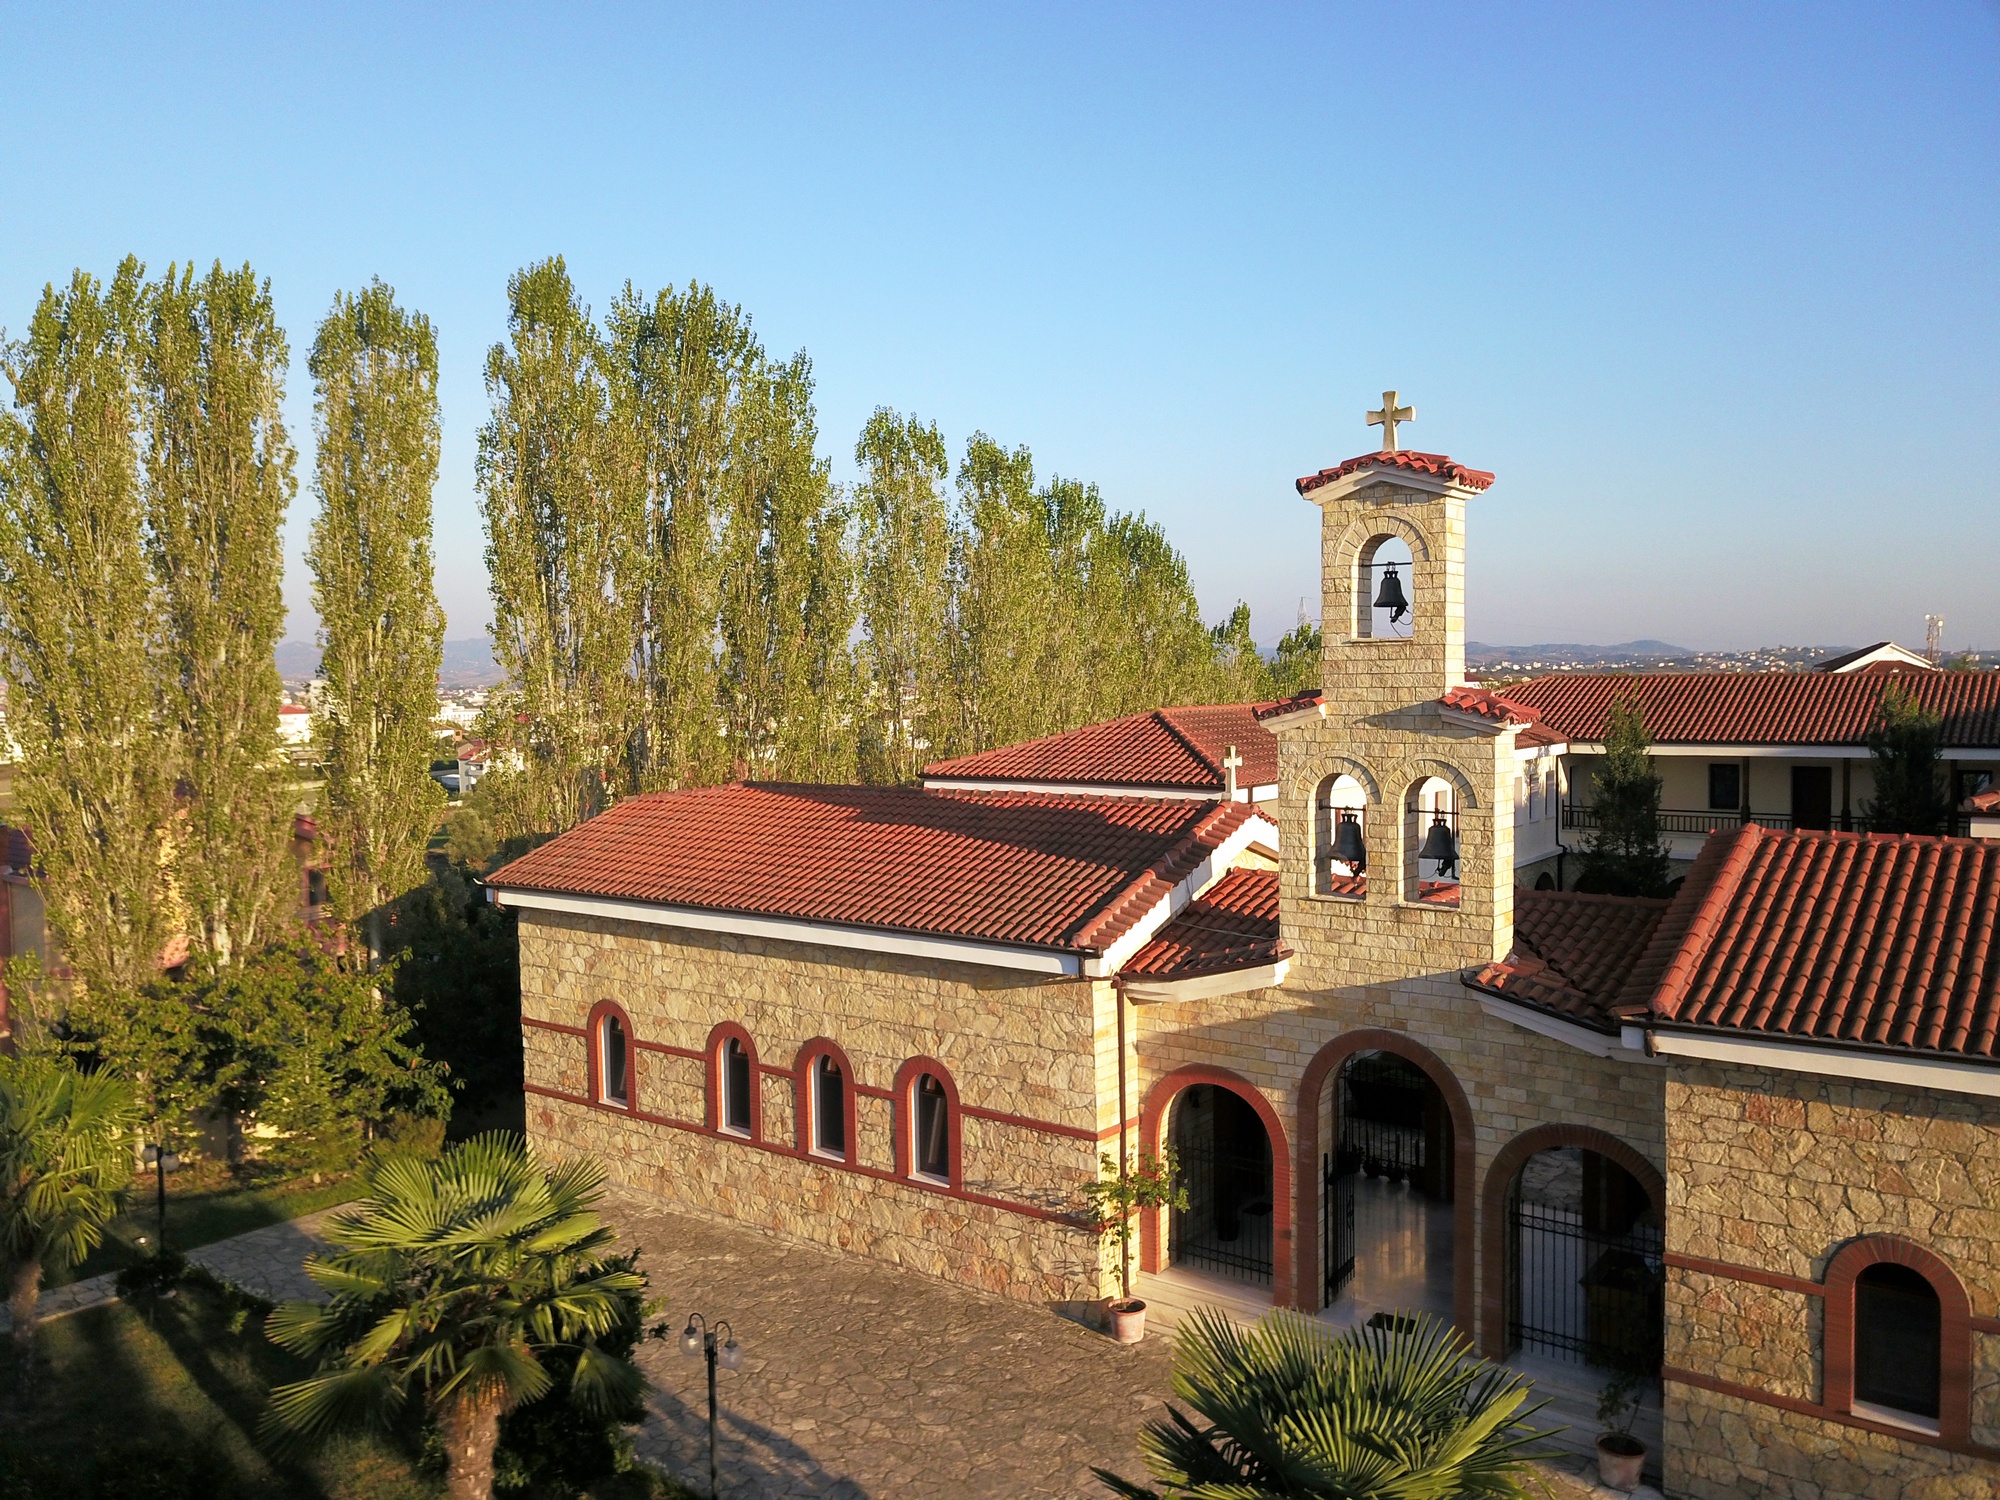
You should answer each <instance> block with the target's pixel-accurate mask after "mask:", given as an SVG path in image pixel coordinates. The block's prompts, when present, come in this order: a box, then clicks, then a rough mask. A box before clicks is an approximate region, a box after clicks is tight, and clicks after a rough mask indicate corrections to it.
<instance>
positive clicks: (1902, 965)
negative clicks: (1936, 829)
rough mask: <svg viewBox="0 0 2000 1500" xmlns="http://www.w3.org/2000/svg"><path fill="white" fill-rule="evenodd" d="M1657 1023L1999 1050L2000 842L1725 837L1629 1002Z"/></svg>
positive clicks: (1852, 1042)
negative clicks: (1997, 1042)
mask: <svg viewBox="0 0 2000 1500" xmlns="http://www.w3.org/2000/svg"><path fill="white" fill-rule="evenodd" d="M1618 1008H1619V1011H1620V1012H1621V1013H1622V1014H1630V1015H1633V1016H1635V1017H1644V1018H1645V1019H1647V1020H1649V1021H1651V1022H1652V1023H1654V1024H1664V1025H1668V1026H1676V1027H1699V1028H1702V1029H1706V1030H1722V1031H1729V1032H1734V1033H1737V1034H1742V1035H1752V1036H1760V1037H1770V1038H1782V1039H1788V1040H1798V1041H1807V1042H1820V1043H1834V1044H1838V1045H1845V1046H1858V1047H1865V1048H1886V1049H1895V1050H1914V1051H1920V1052H1929V1053H1939V1054H1946V1055H1952V1056H1958V1057H1963V1058H1975V1059H1978V1060H1980V1061H2000V1048H1996V1036H2000V844H1995V843H1993V842H1991V841H1989V840H1983V839H1956V838H1920V837H1916V836H1914V835H1909V834H1865V833H1774V832H1771V831H1769V830H1767V829H1762V828H1756V827H1750V828H1745V829H1741V830H1740V831H1738V832H1736V833H1733V834H1722V835H1717V836H1715V837H1712V838H1710V839H1709V840H1708V842H1707V843H1706V844H1705V845H1704V846H1703V848H1702V852H1701V855H1700V857H1699V858H1698V859H1697V860H1696V861H1695V864H1694V868H1693V869H1691V870H1690V871H1689V872H1688V876H1687V880H1686V883H1685V884H1684V885H1683V886H1682V887H1681V891H1680V894H1679V895H1678V896H1676V897H1675V898H1674V901H1673V904H1672V906H1671V907H1670V908H1669V910H1668V912H1667V914H1666V915H1665V916H1664V917H1663V918H1662V919H1661V922H1660V926H1659V928H1658V930H1657V931H1656V932H1655V933H1654V936H1653V941H1652V942H1651V943H1650V944H1649V945H1648V947H1647V951H1646V954H1645V955H1644V957H1643V958H1642V959H1641V961H1640V963H1639V964H1638V965H1637V966H1635V968H1634V970H1633V973H1632V975H1631V977H1630V978H1629V979H1628V981H1627V983H1626V986H1625V989H1624V991H1623V994H1622V995H1621V997H1620V1003H1619V1007H1618Z"/></svg>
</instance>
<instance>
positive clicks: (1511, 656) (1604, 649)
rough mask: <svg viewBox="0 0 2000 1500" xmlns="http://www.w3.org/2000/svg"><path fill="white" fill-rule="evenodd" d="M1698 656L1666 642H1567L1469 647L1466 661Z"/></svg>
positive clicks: (1481, 643)
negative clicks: (1588, 643) (1530, 658)
mask: <svg viewBox="0 0 2000 1500" xmlns="http://www.w3.org/2000/svg"><path fill="white" fill-rule="evenodd" d="M1695 654H1696V653H1695V652H1694V651H1693V650H1692V649H1691V648H1689V647H1687V646H1672V645H1669V644H1668V643H1667V642H1665V641H1626V642H1624V643H1622V644H1620V645H1616V646H1580V645H1576V644H1573V643H1567V642H1565V643H1560V644H1544V645H1540V646H1489V645H1487V644H1486V643H1485V642H1484V641H1467V642H1466V643H1465V659H1466V660H1467V661H1469V662H1475V663H1476V662H1483V661H1520V660H1521V659H1522V658H1524V657H1540V658H1542V659H1543V660H1545V661H1546V660H1554V661H1566V662H1628V661H1659V660H1662V659H1664V658H1668V657H1679V656H1685V657H1689V658H1692V657H1693V656H1694V655H1695Z"/></svg>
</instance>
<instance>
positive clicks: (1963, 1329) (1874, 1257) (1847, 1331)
mask: <svg viewBox="0 0 2000 1500" xmlns="http://www.w3.org/2000/svg"><path fill="white" fill-rule="evenodd" d="M1882 1265H1896V1266H1902V1267H1906V1268H1908V1269H1909V1270H1911V1271H1914V1272H1915V1273H1916V1274H1917V1275H1919V1276H1921V1277H1922V1278H1923V1279H1924V1280H1925V1281H1926V1282H1928V1283H1929V1284H1930V1288H1931V1290H1932V1291H1933V1292H1935V1293H1936V1294H1937V1299H1938V1415H1937V1425H1936V1436H1937V1437H1938V1439H1939V1440H1940V1441H1942V1442H1943V1443H1945V1444H1947V1445H1958V1446H1963V1445H1965V1444H1967V1443H1969V1442H1970V1441H1971V1440H1972V1305H1971V1302H1970V1301H1969V1300H1968V1299H1967V1297H1966V1295H1965V1288H1964V1286H1963V1285H1961V1284H1960V1282H1959V1279H1958V1277H1957V1276H1956V1275H1955V1274H1953V1272H1952V1269H1951V1267H1950V1266H1948V1265H1947V1264H1945V1262H1944V1261H1943V1260H1942V1259H1940V1258H1939V1257H1938V1256H1936V1255H1934V1254H1932V1253H1931V1252H1930V1251H1928V1250H1926V1249H1924V1248H1923V1246H1921V1245H1915V1244H1912V1243H1911V1242H1910V1241H1908V1240H1905V1239H1899V1238H1897V1237H1896V1236H1895V1235H1888V1234H1871V1235H1864V1236H1863V1237H1862V1238H1860V1239H1857V1240H1853V1241H1850V1242H1849V1243H1848V1244H1846V1245H1845V1246H1843V1247H1842V1248H1841V1250H1840V1251H1839V1253H1837V1254H1836V1255H1835V1256H1834V1257H1833V1259H1832V1260H1831V1261H1829V1262H1828V1263H1827V1268H1826V1348H1825V1365H1826V1391H1825V1403H1826V1406H1827V1408H1828V1409H1829V1410H1831V1411H1836V1412H1847V1413H1850V1414H1852V1415H1853V1416H1856V1417H1860V1418H1863V1419H1864V1420H1868V1421H1873V1422H1884V1421H1886V1422H1888V1423H1889V1424H1891V1425H1897V1426H1908V1427H1910V1428H1911V1429H1912V1430H1913V1431H1916V1432H1920V1433H1922V1432H1928V1431H1929V1430H1930V1429H1929V1427H1928V1424H1927V1423H1925V1421H1924V1419H1923V1418H1922V1417H1921V1416H1920V1415H1900V1414H1897V1413H1894V1412H1890V1411H1887V1410H1885V1409H1884V1408H1882V1407H1879V1406H1875V1405H1873V1404H1872V1403H1869V1402H1866V1401H1861V1402H1857V1400H1856V1398H1855V1376H1856V1369H1855V1354H1856V1349H1855V1336H1856V1333H1857V1331H1858V1330H1857V1327H1856V1322H1857V1319H1856V1316H1855V1313H1856V1308H1855V1301H1856V1292H1857V1286H1858V1283H1859V1282H1860V1280H1861V1277H1862V1273H1863V1272H1865V1271H1867V1270H1868V1269H1869V1268H1871V1267H1874V1266H1882Z"/></svg>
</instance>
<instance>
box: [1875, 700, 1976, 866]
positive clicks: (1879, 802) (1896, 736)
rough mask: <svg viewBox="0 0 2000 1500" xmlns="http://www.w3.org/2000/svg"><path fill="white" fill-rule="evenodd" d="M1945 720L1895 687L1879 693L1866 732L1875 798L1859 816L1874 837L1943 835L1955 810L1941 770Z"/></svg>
mask: <svg viewBox="0 0 2000 1500" xmlns="http://www.w3.org/2000/svg"><path fill="white" fill-rule="evenodd" d="M1943 751H1944V720H1943V719H1942V718H1940V717H1939V716H1938V715H1937V714H1935V713H1932V712H1931V711H1930V710H1929V709H1927V708H1925V707H1924V706H1923V705H1922V704H1921V703H1919V702H1918V701H1917V700H1916V698H1915V697H1914V696H1913V695H1912V694H1911V693H1909V692H1908V691H1907V690H1905V689H1904V688H1903V686H1902V685H1901V684H1900V683H1896V682H1891V683H1890V684H1889V685H1888V686H1887V687H1886V688H1884V689H1883V690H1882V701H1881V703H1880V704H1879V705H1878V706H1877V707H1876V710H1875V721H1874V723H1872V724H1871V725H1870V726H1869V729H1868V755H1869V758H1870V760H1871V761H1872V762H1873V763H1874V771H1875V795H1874V796H1872V797H1870V798H1869V799H1868V801H1867V802H1866V803H1865V804H1864V805H1863V806H1862V809H1861V815H1862V817H1863V818H1864V819H1866V820H1867V825H1868V828H1869V829H1870V831H1872V832H1875V833H1929V834H1938V833H1943V832H1945V831H1946V830H1947V829H1949V828H1950V827H1951V826H1952V815H1953V813H1954V812H1955V811H1956V809H1955V808H1954V807H1953V806H1952V804H1951V793H1950V789H1949V786H1948V784H1947V778H1946V775H1945V769H1944V759H1943Z"/></svg>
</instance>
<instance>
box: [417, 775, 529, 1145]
mask: <svg viewBox="0 0 2000 1500" xmlns="http://www.w3.org/2000/svg"><path fill="white" fill-rule="evenodd" d="M475 795H476V793H475ZM464 816H465V809H464V808H460V809H459V810H458V811H457V812H456V813H454V814H453V816H452V821H451V826H452V829H453V831H454V832H456V831H457V829H458V826H459V823H460V822H461V820H462V819H463V818H464ZM392 921H393V926H392V929H391V931H392V936H393V940H394V942H395V945H396V946H397V948H398V949H399V950H400V952H401V957H400V958H399V960H398V961H397V964H396V971H395V980H394V984H395V988H394V994H395V999H396V1003H397V1004H398V1005H399V1006H400V1007H401V1008H402V1009H403V1011H404V1012H405V1013H406V1014H408V1015H411V1016H414V1017H415V1018H416V1022H417V1036H418V1038H419V1039H420V1040H421V1042H422V1044H423V1050H424V1055H425V1056H426V1057H428V1058H430V1059H432V1060H433V1061H435V1062H436V1063H438V1064H439V1065H440V1066H442V1067H444V1068H445V1069H446V1070H447V1072H448V1075H449V1077H450V1080H451V1082H452V1085H453V1086H454V1089H455V1090H456V1095H455V1101H454V1112H455V1113H461V1114H463V1115H470V1116H472V1117H474V1118H475V1119H476V1118H478V1117H479V1116H480V1115H482V1114H483V1113H485V1112H486V1111H488V1110H490V1109H493V1108H495V1107H496V1106H504V1105H506V1104H508V1103H509V1102H510V1101H511V1103H512V1104H513V1105H514V1106H515V1107H516V1108H518V1107H519V1104H520V1099H521V1078H522V1071H521V1069H522V1064H521V966H520V943H519V941H518V939H517V937H516V934H515V923H516V921H517V916H516V913H515V912H514V911H513V910H512V909H511V908H508V907H502V906H495V905H494V904H493V903H492V902H490V901H488V900H487V899H486V888H485V887H484V886H482V885H480V884H479V882H478V881H477V880H476V879H475V878H474V877H473V872H472V871H471V870H470V869H468V868H467V866H466V865H465V864H463V863H460V862H458V861H453V862H452V863H451V864H449V865H446V866H444V867H443V868H441V869H437V870H434V871H433V872H432V875H431V878H430V880H429V881H427V882H426V883H425V884H423V885H421V886H419V887H417V889H416V890H414V891H411V892H410V893H409V894H408V895H406V896H405V897H403V899H402V900H400V901H399V902H397V903H396V907H395V910H394V914H393V918H392Z"/></svg>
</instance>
